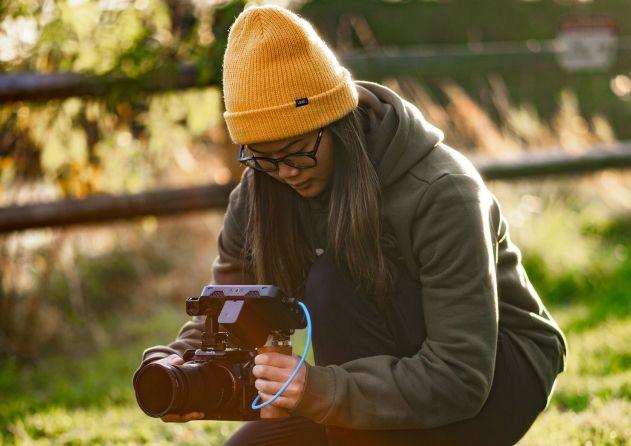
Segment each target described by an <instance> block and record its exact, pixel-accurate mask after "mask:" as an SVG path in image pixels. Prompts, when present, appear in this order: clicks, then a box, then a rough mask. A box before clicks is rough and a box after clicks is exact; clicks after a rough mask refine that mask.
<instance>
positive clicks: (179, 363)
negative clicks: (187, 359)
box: [170, 356, 184, 365]
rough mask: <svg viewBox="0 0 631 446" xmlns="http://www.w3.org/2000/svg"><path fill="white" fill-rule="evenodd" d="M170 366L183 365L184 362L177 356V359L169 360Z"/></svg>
mask: <svg viewBox="0 0 631 446" xmlns="http://www.w3.org/2000/svg"><path fill="white" fill-rule="evenodd" d="M170 364H173V365H181V364H184V360H183V359H182V358H180V357H179V356H178V357H177V358H173V359H171V361H170Z"/></svg>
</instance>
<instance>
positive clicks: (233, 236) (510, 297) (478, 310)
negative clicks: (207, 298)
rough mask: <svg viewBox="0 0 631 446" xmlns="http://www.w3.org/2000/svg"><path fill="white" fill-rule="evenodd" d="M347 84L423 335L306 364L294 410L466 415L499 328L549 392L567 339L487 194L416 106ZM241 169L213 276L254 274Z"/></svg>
mask: <svg viewBox="0 0 631 446" xmlns="http://www.w3.org/2000/svg"><path fill="white" fill-rule="evenodd" d="M355 84H356V87H357V89H358V92H359V101H360V104H361V105H362V107H364V108H365V109H367V110H368V118H367V122H366V124H367V130H366V137H367V150H368V151H370V153H371V158H372V159H373V161H374V162H375V166H376V169H377V171H378V174H379V178H380V181H381V186H382V196H383V213H384V219H385V222H386V224H387V225H388V227H389V228H390V230H391V231H392V233H393V235H394V238H395V239H396V246H397V247H398V253H399V255H400V258H401V259H402V260H403V262H404V264H405V265H406V267H407V268H408V270H409V271H410V273H411V274H413V276H414V277H417V278H418V280H419V281H420V283H421V286H422V295H421V296H420V298H421V299H422V303H423V310H424V314H425V324H426V328H427V339H426V340H425V341H424V342H423V344H422V346H421V349H420V350H419V351H418V352H417V353H416V354H415V355H413V356H411V357H404V358H397V357H394V356H388V355H379V356H371V357H366V358H360V359H356V360H353V361H350V362H347V363H344V364H342V365H328V366H312V365H307V377H306V389H305V393H304V394H303V397H302V399H301V400H300V401H299V403H298V405H297V406H296V408H295V409H294V410H293V411H292V413H293V414H294V415H300V416H305V417H308V418H311V419H312V420H314V421H316V422H318V423H323V424H328V425H335V426H340V427H346V428H355V429H412V428H421V429H426V428H432V427H437V426H442V425H445V424H449V423H453V422H456V421H459V420H463V419H467V418H471V417H473V416H475V415H476V414H477V413H478V412H479V411H480V409H481V408H482V406H483V405H484V402H485V401H486V399H487V397H488V395H489V392H490V388H491V384H492V381H493V374H494V370H495V357H496V349H497V344H498V343H497V340H498V330H503V331H504V332H505V333H506V334H507V335H508V336H510V338H511V339H512V340H513V341H514V343H515V344H516V345H517V347H518V348H520V349H521V350H522V351H523V352H524V353H525V355H526V356H527V358H528V359H529V361H530V363H531V365H532V367H533V369H534V370H535V372H536V374H537V376H538V378H539V381H540V383H541V389H542V391H543V392H545V394H546V395H548V403H549V401H550V397H551V395H552V391H553V389H554V385H555V383H556V377H557V375H558V374H559V373H560V372H562V371H564V370H565V367H566V363H565V356H566V353H567V342H566V339H565V336H564V334H563V333H562V331H561V329H560V328H559V326H558V325H557V323H556V321H555V320H554V319H553V318H552V316H551V315H550V314H549V313H548V311H547V309H546V308H545V306H544V305H543V303H542V301H541V299H540V298H539V296H538V295H537V292H536V291H535V290H534V288H533V287H532V285H531V284H530V281H529V280H528V277H527V275H526V272H525V270H524V268H523V266H522V265H521V254H520V251H519V249H518V248H517V247H516V246H515V245H514V244H513V243H512V242H511V240H510V237H509V234H508V224H507V222H506V220H505V219H504V217H503V216H502V213H501V211H500V208H499V205H498V203H497V201H496V199H495V197H494V196H493V195H492V194H491V192H490V191H489V190H488V189H487V188H486V186H485V185H484V182H483V181H482V179H481V177H480V176H479V174H478V172H477V171H476V170H475V168H474V167H473V165H472V164H471V163H470V162H469V161H468V160H467V159H466V158H465V157H464V156H463V155H461V154H460V153H458V152H457V151H455V150H454V149H452V148H450V147H448V146H447V145H445V144H444V143H443V142H442V139H443V135H442V132H441V131H440V130H438V129H437V128H436V127H434V126H432V125H431V124H429V123H428V122H427V121H426V120H425V119H424V118H423V116H422V114H421V113H420V111H419V110H418V108H417V107H415V106H414V105H412V104H411V103H409V102H408V101H406V100H404V99H402V98H401V97H400V96H398V95H397V94H396V93H395V92H393V91H392V90H390V89H388V88H386V87H384V86H381V85H379V84H376V83H371V82H365V81H356V83H355ZM248 177H249V175H247V174H246V175H244V176H243V178H242V182H241V184H240V185H238V186H237V187H236V188H235V189H234V190H233V192H232V193H231V195H230V200H229V205H228V209H227V211H226V215H225V218H224V226H223V228H222V231H221V233H220V235H219V240H218V249H219V255H218V257H217V259H216V260H215V262H214V263H213V282H214V283H216V284H231V283H235V284H236V283H253V282H254V281H253V278H252V275H251V273H250V272H249V271H247V270H244V268H243V265H241V263H240V252H241V248H242V243H243V242H242V241H243V228H245V222H246V221H247V212H248V210H247V207H246V202H247V200H246V197H245V191H246V190H247V188H246V187H243V183H244V182H246V181H248ZM310 204H311V210H312V213H313V215H312V217H313V220H312V221H315V226H314V227H316V228H318V227H319V228H323V227H325V221H326V214H327V211H326V203H322V200H314V199H311V200H310ZM316 232H317V233H319V235H316V236H315V240H316V243H321V244H322V245H323V246H326V243H325V240H323V237H325V236H324V235H323V234H324V233H323V231H322V230H316ZM202 329H203V318H201V317H194V318H193V319H192V320H191V321H189V322H187V323H186V324H185V325H184V326H183V327H182V329H181V330H180V333H179V334H178V337H177V339H176V340H175V341H174V342H172V343H171V344H169V345H168V346H155V347H152V348H149V349H147V350H145V352H144V354H143V362H142V364H141V366H142V365H144V364H146V363H148V362H151V361H154V360H156V359H158V358H162V357H165V356H167V355H169V354H173V353H176V354H179V355H182V354H183V353H184V351H185V350H186V349H189V348H197V347H199V345H200V343H201V341H200V336H201V330H202Z"/></svg>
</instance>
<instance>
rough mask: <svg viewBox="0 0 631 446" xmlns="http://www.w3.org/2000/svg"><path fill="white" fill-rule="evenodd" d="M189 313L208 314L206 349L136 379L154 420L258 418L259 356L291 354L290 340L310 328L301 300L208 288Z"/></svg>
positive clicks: (256, 288) (189, 303)
mask: <svg viewBox="0 0 631 446" xmlns="http://www.w3.org/2000/svg"><path fill="white" fill-rule="evenodd" d="M186 313H187V314H189V315H190V316H204V317H205V321H204V331H203V333H202V342H201V346H200V348H198V349H192V350H187V351H186V352H185V353H184V356H183V359H184V361H185V362H184V364H181V365H164V364H158V363H155V362H154V363H150V364H147V365H145V366H144V367H143V368H141V369H140V370H139V371H138V372H137V373H136V375H135V376H134V389H135V392H136V400H137V402H138V405H139V406H140V408H141V409H142V410H143V411H144V412H145V413H146V414H147V415H149V416H152V417H162V416H164V415H166V414H169V413H182V414H183V413H190V412H203V413H204V419H208V420H238V421H245V420H255V419H258V418H260V415H259V411H258V410H255V409H252V407H251V404H252V401H253V400H254V399H255V398H256V396H257V395H258V392H257V390H256V388H255V387H254V376H253V374H252V368H253V367H254V357H255V356H256V354H257V352H260V351H262V350H265V351H269V350H272V351H279V352H281V353H287V354H291V341H290V336H291V334H293V332H294V330H296V329H301V328H305V326H306V320H305V316H304V314H303V313H302V310H301V308H300V307H299V305H298V303H297V300H296V299H294V298H290V297H288V296H286V295H285V294H284V293H283V292H282V291H281V290H280V289H279V288H277V287H275V286H273V285H207V286H205V287H204V289H203V290H202V293H201V295H200V296H198V297H189V298H188V299H186ZM266 343H267V344H268V345H267V346H265V344H266Z"/></svg>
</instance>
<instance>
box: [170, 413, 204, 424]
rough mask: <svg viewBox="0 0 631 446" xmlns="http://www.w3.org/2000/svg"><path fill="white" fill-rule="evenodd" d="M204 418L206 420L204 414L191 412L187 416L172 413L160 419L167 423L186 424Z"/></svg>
mask: <svg viewBox="0 0 631 446" xmlns="http://www.w3.org/2000/svg"><path fill="white" fill-rule="evenodd" d="M202 418H204V414H203V412H191V413H187V414H178V413H170V414H166V415H164V416H162V417H161V418H160V419H161V420H162V421H164V422H166V423H186V422H187V421H191V420H199V419H202Z"/></svg>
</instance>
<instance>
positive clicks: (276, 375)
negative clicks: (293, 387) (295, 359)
mask: <svg viewBox="0 0 631 446" xmlns="http://www.w3.org/2000/svg"><path fill="white" fill-rule="evenodd" d="M292 372H293V369H284V368H280V367H273V366H270V365H255V366H254V367H252V374H253V375H254V376H255V377H256V378H261V379H266V380H268V381H278V382H285V381H287V380H288V379H289V377H290V376H291V373H292Z"/></svg>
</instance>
